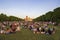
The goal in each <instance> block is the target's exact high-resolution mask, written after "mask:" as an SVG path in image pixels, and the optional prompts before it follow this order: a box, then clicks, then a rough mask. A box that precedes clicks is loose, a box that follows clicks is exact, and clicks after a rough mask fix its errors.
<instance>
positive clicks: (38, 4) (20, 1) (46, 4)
mask: <svg viewBox="0 0 60 40" xmlns="http://www.w3.org/2000/svg"><path fill="white" fill-rule="evenodd" d="M57 7H60V0H0V13H4V14H6V15H8V16H10V15H13V16H16V17H20V18H25V16H29V17H31V18H36V17H38V16H40V15H43V14H45V13H46V12H48V11H52V10H53V9H55V8H57Z"/></svg>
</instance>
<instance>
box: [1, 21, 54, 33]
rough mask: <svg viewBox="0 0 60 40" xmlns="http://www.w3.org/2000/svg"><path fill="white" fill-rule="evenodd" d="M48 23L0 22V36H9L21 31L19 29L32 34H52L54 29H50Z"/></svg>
mask: <svg viewBox="0 0 60 40" xmlns="http://www.w3.org/2000/svg"><path fill="white" fill-rule="evenodd" d="M49 24H51V23H49V22H20V21H19V22H17V21H13V22H8V21H7V22H0V34H3V33H4V34H10V33H15V32H17V31H21V27H22V28H25V29H29V30H31V31H32V32H33V33H34V34H35V33H37V34H40V33H41V34H54V33H55V28H54V27H52V28H50V27H49V26H48V25H49ZM53 24H54V23H53Z"/></svg>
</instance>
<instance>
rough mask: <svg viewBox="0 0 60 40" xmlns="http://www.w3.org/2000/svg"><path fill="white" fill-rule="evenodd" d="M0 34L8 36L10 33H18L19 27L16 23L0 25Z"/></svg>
mask: <svg viewBox="0 0 60 40" xmlns="http://www.w3.org/2000/svg"><path fill="white" fill-rule="evenodd" d="M0 24H1V25H0V33H1V34H3V33H4V34H10V33H15V32H16V31H20V25H19V23H17V22H12V23H11V24H10V25H8V27H7V24H4V23H0Z"/></svg>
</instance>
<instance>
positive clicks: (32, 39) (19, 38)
mask: <svg viewBox="0 0 60 40" xmlns="http://www.w3.org/2000/svg"><path fill="white" fill-rule="evenodd" d="M59 28H60V27H58V26H57V29H56V33H55V34H53V35H46V34H34V33H33V32H32V31H30V30H29V29H22V30H21V31H20V32H16V33H14V34H0V40H60V30H58V29H59Z"/></svg>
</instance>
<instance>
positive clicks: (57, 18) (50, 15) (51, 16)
mask: <svg viewBox="0 0 60 40" xmlns="http://www.w3.org/2000/svg"><path fill="white" fill-rule="evenodd" d="M33 21H45V22H49V21H51V22H56V23H60V7H58V8H55V9H54V10H53V11H49V12H47V13H46V14H45V15H42V16H39V17H37V18H35V19H33Z"/></svg>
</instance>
